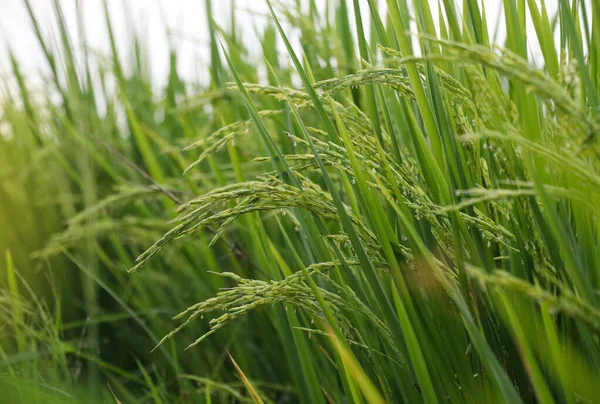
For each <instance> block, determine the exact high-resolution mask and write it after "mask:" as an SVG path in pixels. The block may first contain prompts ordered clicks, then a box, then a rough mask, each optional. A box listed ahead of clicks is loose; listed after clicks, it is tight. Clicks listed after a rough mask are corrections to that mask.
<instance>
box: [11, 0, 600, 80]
mask: <svg viewBox="0 0 600 404" xmlns="http://www.w3.org/2000/svg"><path fill="white" fill-rule="evenodd" d="M30 1H31V4H32V5H33V7H34V12H35V13H36V15H37V16H38V18H39V19H40V21H41V22H42V28H43V30H44V32H46V33H50V32H52V31H54V32H56V22H55V20H54V18H53V15H54V13H53V6H52V4H53V0H30ZM102 1H103V0H80V3H81V4H82V5H83V20H84V22H85V24H84V25H85V32H86V35H87V38H88V42H89V45H90V46H91V47H92V48H94V49H98V50H101V51H104V52H108V39H107V35H106V27H105V23H104V12H103V7H102ZM106 1H107V3H108V6H109V10H110V14H111V19H112V21H113V26H114V29H115V34H116V41H117V44H118V45H119V46H120V47H121V49H120V50H121V52H122V54H123V55H129V54H130V52H128V49H126V46H128V45H129V44H130V43H131V41H130V40H129V38H130V36H131V31H132V30H133V29H135V30H137V31H138V32H141V33H143V35H142V37H143V38H144V40H145V41H146V43H145V45H146V46H147V47H148V48H149V50H150V52H149V53H150V66H151V69H152V77H153V79H154V80H155V81H158V82H163V81H164V80H165V77H166V74H167V72H168V67H169V66H168V63H169V59H168V42H167V35H166V29H165V24H166V25H167V26H168V27H170V29H171V30H173V31H174V32H177V33H178V34H180V35H178V37H177V41H176V47H177V49H178V55H179V64H178V70H179V73H180V74H181V75H182V76H183V77H185V78H186V79H188V80H200V81H204V80H206V75H208V72H207V71H206V69H204V68H202V60H207V58H208V51H207V45H206V44H207V37H208V30H207V26H206V16H205V9H204V0H106ZM288 1H295V0H288ZM416 1H425V0H416ZM430 1H431V2H432V11H434V12H436V11H437V0H430ZM481 1H483V2H485V6H486V10H487V13H488V20H489V26H490V30H491V29H492V28H491V27H493V26H495V24H496V22H497V21H498V13H497V10H499V5H500V3H501V0H480V2H481ZM594 1H596V0H594ZM59 3H60V4H61V5H62V8H63V11H64V13H65V18H66V21H67V25H68V26H69V30H70V33H71V36H72V37H73V38H76V37H77V30H76V26H77V25H76V21H77V16H76V9H75V0H59ZM230 3H231V0H213V9H214V12H215V15H216V19H217V22H218V23H219V24H220V25H222V26H224V27H228V26H229V9H230ZM361 3H362V4H363V6H362V7H363V8H362V9H363V13H366V12H367V11H368V8H367V6H366V0H361ZM546 3H547V6H548V9H549V13H550V14H551V15H553V13H554V12H555V10H556V8H557V7H556V6H557V3H558V0H550V1H546ZM317 4H319V5H321V6H322V5H323V4H324V0H317ZM236 6H237V8H238V9H239V10H240V12H239V13H238V25H239V30H247V31H248V32H249V33H251V32H253V30H254V28H253V26H254V24H256V26H257V27H259V28H260V27H262V26H263V25H264V22H265V21H266V20H265V17H261V16H260V15H259V16H256V15H254V16H253V15H252V14H250V13H249V12H248V11H247V10H252V12H253V13H257V14H262V15H265V16H266V14H267V7H266V2H265V1H264V0H236ZM125 9H129V10H130V13H129V15H130V16H133V18H130V19H129V20H128V18H129V17H127V14H128V13H126V12H125ZM0 10H1V11H0V76H2V77H7V76H10V74H9V72H10V66H9V60H8V57H7V51H8V49H9V47H10V49H12V50H13V52H14V53H15V54H16V56H17V58H18V60H19V61H20V63H21V66H22V68H23V71H24V72H25V73H26V75H27V76H28V77H29V78H30V79H35V78H36V77H38V78H39V76H40V71H42V72H45V71H47V70H45V69H42V67H43V66H44V59H43V55H42V53H41V50H40V48H39V46H38V44H37V40H36V38H35V36H34V34H33V29H32V28H31V24H30V22H29V18H28V16H27V13H26V10H25V7H24V5H23V0H0ZM244 10H246V11H244ZM365 17H366V15H365ZM500 21H503V20H502V19H500ZM48 37H50V36H48ZM184 38H185V39H184ZM246 43H247V45H248V46H249V47H250V48H251V49H254V50H255V51H258V47H259V44H258V43H257V42H256V41H252V36H251V35H248V36H247V40H246Z"/></svg>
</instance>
